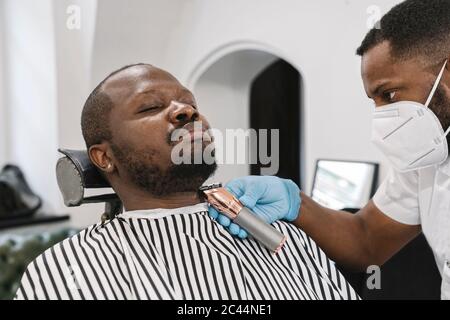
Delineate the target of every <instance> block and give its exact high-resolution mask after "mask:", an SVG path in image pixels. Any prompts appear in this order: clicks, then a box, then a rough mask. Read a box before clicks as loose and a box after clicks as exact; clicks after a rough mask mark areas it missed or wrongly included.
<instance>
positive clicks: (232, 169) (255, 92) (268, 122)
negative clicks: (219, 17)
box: [188, 48, 303, 185]
mask: <svg viewBox="0 0 450 320" xmlns="http://www.w3.org/2000/svg"><path fill="white" fill-rule="evenodd" d="M198 70H201V72H198V71H197V72H196V71H194V76H192V77H191V81H190V82H189V81H188V84H189V86H190V87H191V88H192V90H193V92H194V94H195V96H196V98H197V102H198V105H199V108H200V111H201V112H202V113H203V114H204V115H205V116H206V117H207V119H208V120H209V122H210V124H211V126H212V127H214V128H216V129H218V130H220V131H221V132H224V133H225V132H226V130H230V129H244V130H247V129H250V128H254V129H269V131H268V133H269V136H270V129H279V150H278V151H279V157H278V159H277V160H278V162H279V163H278V166H279V170H278V172H277V174H276V175H280V176H282V177H289V178H291V179H293V180H295V181H296V182H297V183H298V184H300V185H301V179H300V178H301V172H302V170H301V167H302V161H301V158H302V152H301V150H302V143H301V141H302V138H303V137H302V125H301V110H302V107H301V102H302V99H301V92H302V90H301V76H300V73H299V72H298V70H297V69H296V68H295V67H294V66H292V65H291V64H290V63H289V62H287V61H285V60H284V59H283V58H282V57H280V56H278V55H276V54H273V53H270V52H267V51H264V50H260V49H241V48H239V49H237V50H236V51H232V52H227V53H226V54H224V55H223V56H221V57H217V58H216V59H215V61H211V59H210V60H209V61H208V66H207V67H205V66H204V65H203V66H199V67H198ZM271 83H272V84H273V90H270V88H269V87H270V86H271ZM254 143H256V144H257V143H258V141H254V140H251V141H250V145H249V148H251V145H252V144H254ZM267 143H268V145H269V146H268V151H269V153H271V152H272V151H273V148H272V145H271V144H270V138H269V139H267ZM258 151H259V148H258ZM271 156H272V154H271ZM273 156H276V155H273ZM258 159H259V158H258ZM261 167H264V165H262V164H261V163H260V162H258V163H256V164H252V165H250V164H249V163H245V164H242V163H241V164H236V163H234V164H229V163H224V164H220V165H219V169H218V171H217V173H216V175H215V176H214V177H213V178H212V179H211V181H221V182H226V181H228V180H230V179H232V178H234V177H238V176H243V175H249V174H259V171H260V169H261Z"/></svg>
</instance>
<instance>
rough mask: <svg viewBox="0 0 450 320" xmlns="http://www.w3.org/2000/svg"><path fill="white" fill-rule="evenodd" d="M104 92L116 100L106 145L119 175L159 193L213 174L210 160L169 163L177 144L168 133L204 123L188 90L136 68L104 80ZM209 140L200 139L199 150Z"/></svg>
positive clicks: (156, 71) (188, 186)
mask: <svg viewBox="0 0 450 320" xmlns="http://www.w3.org/2000/svg"><path fill="white" fill-rule="evenodd" d="M104 90H105V91H106V92H108V94H109V96H110V97H111V99H112V101H114V104H115V107H114V108H113V110H112V112H111V115H110V128H111V132H112V141H111V142H110V146H111V149H112V153H113V155H114V158H115V159H114V161H115V166H116V168H117V170H118V173H119V176H121V177H122V178H124V176H128V178H130V179H131V180H132V181H133V182H134V183H135V184H138V185H139V186H140V187H143V188H145V189H147V190H148V191H150V192H152V193H159V194H164V193H168V192H169V190H167V189H168V188H170V189H171V191H191V189H192V190H193V189H196V188H198V186H199V185H200V184H201V183H202V182H203V181H204V180H206V178H208V176H209V175H210V174H212V172H214V170H215V168H216V166H215V164H213V165H209V166H208V165H205V164H197V165H196V164H191V165H178V166H174V164H173V161H172V158H171V154H172V148H173V147H174V145H175V144H176V143H178V142H172V141H171V134H172V133H173V131H174V130H176V129H180V128H185V129H187V130H191V129H192V125H193V122H194V121H201V123H202V125H203V130H205V131H206V130H208V129H209V124H208V122H207V121H206V119H205V118H204V117H203V116H202V115H201V114H200V113H199V111H198V109H197V104H196V101H195V99H194V96H193V95H192V93H191V92H190V91H189V90H187V89H186V88H185V87H183V86H182V85H181V84H180V83H179V82H178V81H177V80H176V79H175V78H174V77H173V76H172V75H170V74H169V73H167V72H165V71H163V70H160V69H157V68H153V67H148V66H136V67H132V68H129V69H127V70H125V71H123V72H121V73H120V74H118V76H117V79H111V81H108V83H107V84H106V85H105V87H104ZM190 137H191V138H192V139H194V136H190ZM189 142H191V140H189ZM183 143H186V137H184V138H183ZM210 143H211V141H210V140H208V139H204V140H203V149H204V148H205V147H206V145H208V144H210ZM192 145H194V144H193V143H192Z"/></svg>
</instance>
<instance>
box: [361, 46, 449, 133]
mask: <svg viewBox="0 0 450 320" xmlns="http://www.w3.org/2000/svg"><path fill="white" fill-rule="evenodd" d="M443 63H444V61H442V64H443ZM442 64H441V62H437V65H436V68H431V69H432V70H431V69H430V68H427V67H426V66H424V65H423V62H421V61H420V60H419V59H411V60H406V61H399V60H394V59H392V57H391V54H390V45H389V42H388V41H384V42H382V43H380V44H379V45H377V46H375V47H374V48H372V49H370V50H369V51H368V52H366V53H365V54H364V55H363V57H362V63H361V75H362V79H363V83H364V89H365V90H366V93H367V96H368V97H369V98H370V99H372V100H373V101H374V102H375V106H376V107H380V106H383V105H386V104H390V103H394V102H398V101H415V102H419V103H425V101H426V99H427V98H428V95H429V94H430V92H431V88H432V86H433V84H434V82H435V80H436V77H437V75H438V72H439V69H440V68H441V67H442ZM447 68H448V67H447ZM449 85H450V72H449V71H448V70H446V71H445V73H444V75H443V78H442V80H441V83H440V85H439V87H438V89H437V90H436V93H435V94H434V97H433V100H432V101H431V103H430V105H429V107H430V109H431V110H432V111H433V112H434V113H435V114H436V116H437V117H438V119H439V120H440V121H441V124H442V127H443V128H444V129H446V128H447V127H448V126H450V89H449Z"/></svg>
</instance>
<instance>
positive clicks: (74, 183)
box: [56, 149, 111, 207]
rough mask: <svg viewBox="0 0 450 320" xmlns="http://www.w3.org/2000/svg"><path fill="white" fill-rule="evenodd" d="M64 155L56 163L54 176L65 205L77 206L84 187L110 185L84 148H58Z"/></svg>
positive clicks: (82, 198) (80, 202)
mask: <svg viewBox="0 0 450 320" xmlns="http://www.w3.org/2000/svg"><path fill="white" fill-rule="evenodd" d="M58 151H59V152H61V153H62V154H64V155H65V156H64V157H62V158H60V159H59V160H58V162H57V163H56V178H57V180H58V186H59V189H60V190H61V193H62V195H63V198H64V203H65V205H66V206H69V207H72V206H79V205H81V204H82V203H83V200H84V189H90V188H109V187H111V185H110V184H109V183H108V181H106V180H105V178H104V177H103V176H102V175H101V174H100V172H99V171H98V170H97V168H96V167H95V166H94V164H92V162H91V160H90V159H89V155H88V153H87V151H85V150H69V149H58Z"/></svg>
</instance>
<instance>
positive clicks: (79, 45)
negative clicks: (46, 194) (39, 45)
mask: <svg viewBox="0 0 450 320" xmlns="http://www.w3.org/2000/svg"><path fill="white" fill-rule="evenodd" d="M53 3H54V9H53V11H54V15H53V17H54V21H55V52H56V65H57V68H56V69H57V73H56V77H57V106H58V114H57V124H58V127H57V136H58V147H59V148H67V149H84V148H85V144H84V141H83V138H82V134H81V126H80V120H81V111H82V109H83V105H84V102H85V101H86V98H87V96H88V95H89V93H90V92H91V91H92V86H93V84H92V79H91V77H92V73H91V69H92V66H91V63H92V61H91V58H92V48H93V45H94V32H95V21H96V15H97V1H93V0H54V2H53ZM73 6H76V7H77V8H76V7H75V9H76V10H79V12H80V16H79V17H80V24H79V28H77V27H75V28H74V24H70V22H72V20H70V18H71V17H75V16H73V14H74V11H72V10H70V9H72V8H73ZM68 9H69V11H68ZM68 19H69V27H67V21H68ZM54 167H55V163H52V170H54ZM55 179H56V178H55V175H54V174H53V175H52V180H53V181H56V180H55ZM55 187H56V186H55ZM56 204H57V210H58V212H64V213H70V214H71V216H72V224H73V225H75V226H79V227H82V226H86V225H89V224H93V223H97V222H98V221H99V217H100V215H101V214H102V212H103V206H102V205H86V206H82V207H76V208H66V207H65V206H64V204H63V200H62V196H61V195H60V193H59V190H58V200H57V202H56Z"/></svg>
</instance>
